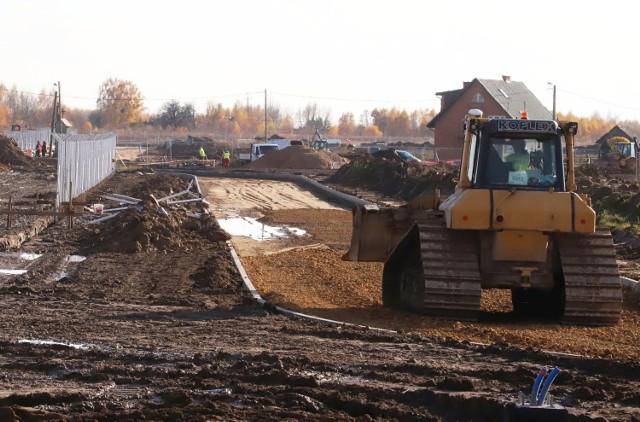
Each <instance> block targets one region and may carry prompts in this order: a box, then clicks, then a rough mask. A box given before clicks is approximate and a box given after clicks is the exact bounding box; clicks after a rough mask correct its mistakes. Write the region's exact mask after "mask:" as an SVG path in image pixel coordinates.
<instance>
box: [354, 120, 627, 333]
mask: <svg viewBox="0 0 640 422" xmlns="http://www.w3.org/2000/svg"><path fill="white" fill-rule="evenodd" d="M522 117H523V118H521V119H492V118H482V112H481V111H480V110H470V111H469V113H468V115H467V117H466V119H465V137H464V146H463V151H462V160H461V164H460V179H459V182H458V184H457V186H456V189H455V192H454V193H453V194H452V195H451V196H449V197H448V198H441V197H440V195H439V193H438V192H436V193H435V195H433V196H421V197H418V198H416V199H414V200H413V201H411V202H410V203H408V204H407V205H405V206H402V207H397V208H382V207H378V206H377V205H361V206H357V207H355V208H354V215H353V235H352V240H351V247H350V249H349V251H348V252H347V253H346V254H345V255H344V257H343V259H345V260H354V261H381V262H384V263H385V264H384V270H383V276H382V300H383V303H384V305H385V306H390V307H399V308H404V309H408V310H410V311H414V312H418V313H423V314H426V315H433V316H438V317H444V318H451V319H461V320H475V319H477V318H478V316H479V314H480V293H481V290H482V289H491V288H499V289H510V290H511V292H512V294H511V299H512V303H513V309H514V311H515V313H516V314H522V315H530V316H544V317H553V318H556V319H559V320H560V321H561V322H562V323H565V324H581V325H611V324H616V323H617V322H618V321H619V319H620V313H621V309H622V289H621V284H620V275H619V272H618V266H617V263H616V256H615V249H614V245H613V239H612V236H611V233H610V232H609V230H608V229H600V228H596V214H595V212H594V210H593V208H592V207H591V203H590V200H589V198H588V197H587V196H586V195H584V194H578V193H576V192H575V190H576V184H575V180H574V165H575V159H574V154H573V145H574V137H575V134H576V132H577V130H578V124H577V123H576V122H570V121H558V122H556V121H553V120H528V119H526V115H523V116H522ZM563 143H564V147H565V149H564V150H566V151H567V153H566V156H564V154H563ZM565 160H566V168H565V167H564V163H565Z"/></svg>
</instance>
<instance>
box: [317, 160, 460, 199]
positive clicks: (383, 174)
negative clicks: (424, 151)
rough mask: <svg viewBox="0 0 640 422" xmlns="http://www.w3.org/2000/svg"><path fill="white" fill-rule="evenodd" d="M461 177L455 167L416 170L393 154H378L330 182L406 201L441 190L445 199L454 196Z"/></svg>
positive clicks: (346, 167) (354, 164)
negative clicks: (454, 190) (362, 188)
mask: <svg viewBox="0 0 640 422" xmlns="http://www.w3.org/2000/svg"><path fill="white" fill-rule="evenodd" d="M457 177H458V170H457V168H456V167H454V166H450V165H447V164H440V165H437V166H433V167H426V166H424V167H423V166H415V165H410V164H407V163H405V162H404V161H402V160H401V159H400V158H399V157H398V156H397V155H396V154H395V153H393V151H387V150H383V151H379V152H376V153H375V154H367V155H363V156H360V157H358V158H356V159H355V160H353V161H352V162H350V163H348V164H346V165H344V166H342V167H340V169H339V170H338V171H337V172H336V173H335V174H334V175H333V176H331V177H330V178H329V179H328V180H327V181H328V182H330V183H339V184H343V185H347V186H365V187H367V188H368V189H372V190H375V191H377V192H381V193H384V194H385V195H393V196H397V197H400V198H402V199H405V200H410V199H413V198H415V197H416V196H418V195H420V194H422V193H426V194H433V192H434V191H435V189H436V188H437V189H440V191H441V193H442V194H443V195H449V194H451V193H453V189H454V188H455V183H456V180H457Z"/></svg>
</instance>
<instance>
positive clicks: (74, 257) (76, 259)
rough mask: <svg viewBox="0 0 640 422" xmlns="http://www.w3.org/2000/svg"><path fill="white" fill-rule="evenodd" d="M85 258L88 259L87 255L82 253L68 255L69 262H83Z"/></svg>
mask: <svg viewBox="0 0 640 422" xmlns="http://www.w3.org/2000/svg"><path fill="white" fill-rule="evenodd" d="M85 259H87V257H86V256H82V255H69V256H67V261H69V262H82V261H84V260H85Z"/></svg>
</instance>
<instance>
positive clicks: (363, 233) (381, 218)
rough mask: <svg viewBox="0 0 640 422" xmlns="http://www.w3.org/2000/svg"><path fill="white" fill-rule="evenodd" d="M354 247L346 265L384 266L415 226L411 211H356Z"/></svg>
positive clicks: (356, 208)
mask: <svg viewBox="0 0 640 422" xmlns="http://www.w3.org/2000/svg"><path fill="white" fill-rule="evenodd" d="M352 211H353V232H352V234H351V246H350V248H349V251H348V252H347V253H346V254H345V255H344V256H343V257H342V259H343V260H344V261H364V262H384V261H385V260H386V259H387V257H388V256H389V254H390V253H391V251H392V250H393V248H394V247H395V246H396V244H397V243H398V242H399V241H400V239H402V237H403V236H404V234H405V233H406V232H407V230H408V229H409V227H410V226H411V224H412V221H411V219H410V216H409V213H408V210H407V207H399V208H390V207H382V208H381V207H379V206H377V205H356V206H354V207H353V210H352Z"/></svg>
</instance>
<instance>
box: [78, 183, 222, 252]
mask: <svg viewBox="0 0 640 422" xmlns="http://www.w3.org/2000/svg"><path fill="white" fill-rule="evenodd" d="M114 177H116V178H119V179H122V181H123V183H117V181H113V180H112V181H111V183H110V186H116V187H117V188H118V190H120V189H124V190H123V191H126V192H128V194H129V195H130V196H133V197H135V198H139V199H140V198H141V199H142V200H141V202H139V203H138V204H136V205H135V206H131V207H130V208H129V209H127V210H126V211H123V212H121V213H120V214H119V215H118V216H117V217H115V218H113V219H111V220H107V221H105V222H103V223H102V225H99V226H97V228H96V229H95V231H94V234H95V236H93V238H92V239H91V241H90V243H88V244H87V245H85V247H86V249H87V250H91V251H92V252H126V253H133V252H149V251H180V250H191V251H194V250H198V249H199V248H202V247H203V244H205V243H209V242H219V241H225V240H228V239H229V236H228V234H227V233H226V232H225V231H223V230H222V229H221V228H220V226H219V225H218V222H217V221H216V220H215V218H213V217H212V216H211V215H210V214H209V211H208V208H207V206H206V204H204V203H197V202H196V203H189V204H182V205H180V206H177V205H176V206H171V207H163V206H161V205H159V204H158V202H157V199H158V198H160V197H162V196H166V195H169V194H171V193H174V192H181V191H183V190H185V189H186V188H187V183H186V182H185V181H183V180H182V179H180V178H179V177H177V176H173V175H168V174H151V175H143V174H130V175H128V176H124V175H122V174H118V175H116V176H114ZM125 180H126V182H125ZM114 182H115V183H114ZM125 183H127V184H128V186H127V185H125ZM108 190H112V189H108ZM121 192H122V191H120V193H121ZM188 212H189V215H188ZM193 213H196V214H199V215H200V216H201V217H200V218H197V217H194V216H193Z"/></svg>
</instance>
